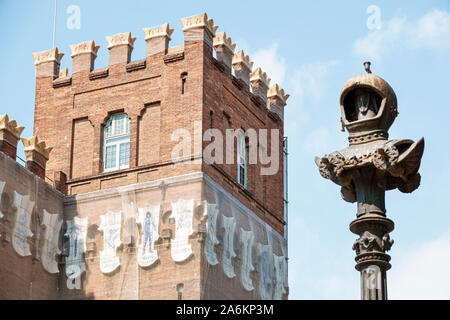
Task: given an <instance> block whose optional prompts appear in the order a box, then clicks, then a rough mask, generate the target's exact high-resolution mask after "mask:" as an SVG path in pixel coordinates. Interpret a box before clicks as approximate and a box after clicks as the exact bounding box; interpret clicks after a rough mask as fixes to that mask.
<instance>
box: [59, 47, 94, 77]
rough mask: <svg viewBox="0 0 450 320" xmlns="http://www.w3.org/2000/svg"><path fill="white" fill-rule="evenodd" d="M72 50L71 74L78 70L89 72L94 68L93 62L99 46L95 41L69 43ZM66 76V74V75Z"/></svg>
mask: <svg viewBox="0 0 450 320" xmlns="http://www.w3.org/2000/svg"><path fill="white" fill-rule="evenodd" d="M69 47H70V50H72V55H71V57H72V74H74V73H76V72H80V71H86V70H88V71H89V72H90V71H92V70H94V62H95V59H96V58H97V52H98V49H99V48H100V46H97V45H95V41H94V40H91V41H86V42H80V43H79V44H77V45H74V44H72V45H70V46H69ZM66 76H67V75H66Z"/></svg>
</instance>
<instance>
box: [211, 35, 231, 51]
mask: <svg viewBox="0 0 450 320" xmlns="http://www.w3.org/2000/svg"><path fill="white" fill-rule="evenodd" d="M218 46H223V47H225V48H227V49H228V50H230V51H231V52H233V53H234V49H236V44H235V43H234V42H233V41H232V40H231V38H230V37H228V36H227V34H226V33H225V32H220V33H218V34H217V36H216V37H214V47H218Z"/></svg>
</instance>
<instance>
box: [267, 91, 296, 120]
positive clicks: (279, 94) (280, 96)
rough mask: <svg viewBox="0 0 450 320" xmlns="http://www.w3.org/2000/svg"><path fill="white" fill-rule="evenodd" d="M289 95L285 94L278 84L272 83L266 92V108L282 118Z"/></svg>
mask: <svg viewBox="0 0 450 320" xmlns="http://www.w3.org/2000/svg"><path fill="white" fill-rule="evenodd" d="M289 97H290V95H289V94H286V93H285V92H284V90H283V89H282V88H280V86H279V85H278V84H274V85H273V86H272V87H271V88H270V89H269V91H268V92H267V99H268V108H269V110H270V111H273V112H275V113H276V114H278V115H279V116H280V118H281V119H282V120H283V119H284V107H285V106H286V101H287V99H289Z"/></svg>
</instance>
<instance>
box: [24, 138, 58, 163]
mask: <svg viewBox="0 0 450 320" xmlns="http://www.w3.org/2000/svg"><path fill="white" fill-rule="evenodd" d="M21 140H22V143H23V146H24V151H25V152H27V151H35V152H37V153H39V154H41V155H42V156H43V157H44V158H45V159H47V160H48V158H49V156H50V152H51V151H52V149H53V148H51V147H47V145H46V144H45V141H41V140H40V139H39V138H38V137H37V136H33V137H31V138H22V139H21Z"/></svg>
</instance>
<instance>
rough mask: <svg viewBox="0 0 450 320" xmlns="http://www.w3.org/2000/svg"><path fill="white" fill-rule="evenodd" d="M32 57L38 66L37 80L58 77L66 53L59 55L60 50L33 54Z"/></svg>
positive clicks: (54, 49) (55, 49)
mask: <svg viewBox="0 0 450 320" xmlns="http://www.w3.org/2000/svg"><path fill="white" fill-rule="evenodd" d="M32 55H33V58H34V65H35V66H36V78H40V77H52V78H56V77H57V76H58V74H59V67H60V65H61V59H62V57H63V56H64V53H59V51H58V48H53V49H50V50H46V51H41V52H33V53H32Z"/></svg>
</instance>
